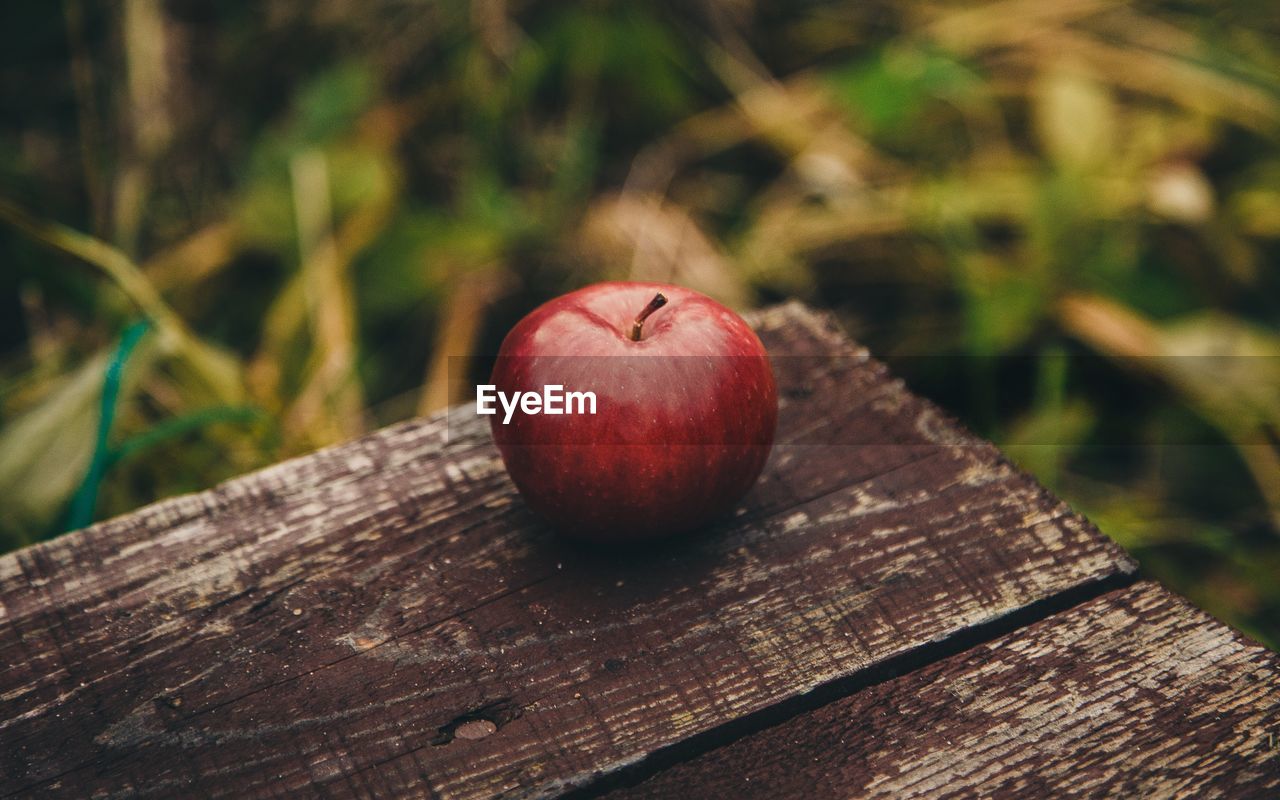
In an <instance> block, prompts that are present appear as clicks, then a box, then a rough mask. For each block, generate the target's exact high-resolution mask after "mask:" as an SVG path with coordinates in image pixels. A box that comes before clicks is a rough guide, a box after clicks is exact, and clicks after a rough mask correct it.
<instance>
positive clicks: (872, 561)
mask: <svg viewBox="0 0 1280 800" xmlns="http://www.w3.org/2000/svg"><path fill="white" fill-rule="evenodd" d="M752 322H753V324H754V325H756V326H757V328H758V329H759V330H760V332H761V336H762V339H763V340H764V341H765V343H766V346H768V347H769V348H770V352H771V353H773V354H774V355H775V356H776V359H775V368H776V369H777V371H778V373H779V376H778V377H779V385H780V388H781V394H782V399H783V407H782V409H781V416H780V427H779V441H780V442H781V444H780V445H779V446H778V447H777V448H776V449H775V453H774V455H773V457H772V458H771V459H770V463H769V465H768V466H767V467H766V471H765V475H764V476H763V477H762V479H761V481H760V483H759V484H758V485H757V487H756V488H755V489H754V490H753V492H752V493H751V494H750V495H749V496H748V498H747V499H746V500H745V501H744V503H743V505H742V507H741V508H740V509H738V512H737V515H736V516H735V517H734V518H733V519H731V520H729V521H726V522H725V523H724V524H723V525H721V526H719V527H718V528H717V529H715V530H713V531H709V532H708V533H707V534H706V535H704V536H701V537H696V538H694V539H690V540H687V541H684V542H674V543H670V544H667V545H664V546H660V547H649V548H645V549H643V550H635V551H630V552H622V553H618V552H607V551H600V550H591V549H585V548H581V547H575V546H572V545H570V544H567V543H564V542H561V541H559V540H558V539H556V538H555V537H554V536H553V535H551V533H550V532H549V531H547V530H546V529H545V528H544V527H543V526H542V525H541V524H540V523H539V522H538V521H537V520H535V519H533V518H532V517H531V515H530V514H529V513H528V512H527V510H526V509H525V507H524V505H523V504H522V503H521V502H520V501H519V498H518V497H517V496H516V495H515V494H514V491H513V489H512V487H511V485H510V483H509V481H508V479H507V478H506V476H505V473H504V472H503V470H502V467H501V463H500V462H499V460H498V459H497V457H496V452H495V451H494V449H493V448H492V446H491V444H490V443H489V437H488V433H487V430H486V428H485V427H484V426H483V425H481V424H479V423H478V421H477V419H476V418H475V417H474V415H473V414H471V413H469V412H468V410H467V409H466V408H465V407H464V408H461V409H454V410H453V411H452V412H450V415H449V416H441V417H436V418H432V419H427V420H419V421H414V422H410V423H405V424H402V425H399V426H395V427H392V428H389V429H386V430H384V431H381V432H379V433H376V434H373V435H371V436H369V437H365V438H363V439H361V440H358V441H356V442H353V443H351V444H349V445H345V446H342V447H339V448H335V449H331V450H328V451H323V452H321V453H318V454H315V455H313V456H309V457H306V458H302V459H298V460H295V461H291V462H287V463H285V464H281V465H279V466H277V467H273V468H271V469H269V470H266V471H264V472H260V473H256V474H253V475H249V476H246V477H244V478H240V479H237V480H235V481H232V482H230V483H228V484H226V485H224V486H222V487H219V488H217V489H215V490H212V491H210V492H205V493H202V494H199V495H194V496H191V497H184V498H178V499H175V500H170V501H166V502H163V503H159V504H157V505H155V506H152V507H150V508H147V509H143V510H142V511H139V512H138V513H136V514H133V515H130V516H127V517H124V518H120V519H116V520H112V521H110V522H107V523H104V524H101V525H98V526H95V527H93V528H90V529H88V530H85V531H82V532H78V533H75V534H71V535H68V536H64V537H62V538H60V539H57V540H54V541H52V542H49V543H46V544H42V545H39V546H36V547H33V548H28V549H26V550H23V551H19V552H18V553H15V554H11V555H8V556H5V557H4V558H0V663H4V664H6V665H8V668H7V669H6V670H5V671H4V673H3V675H2V676H0V699H3V704H4V705H3V722H0V766H2V768H3V773H2V775H3V780H4V784H3V785H4V788H5V789H6V790H8V792H10V793H14V794H22V793H29V792H33V791H38V792H39V793H40V794H41V795H42V796H67V797H86V796H95V797H97V796H101V797H113V796H141V797H167V796H174V795H182V796H209V797H273V796H280V795H287V794H290V793H301V794H305V795H309V796H310V795H321V796H342V797H363V796H397V795H409V796H435V797H488V796H492V795H495V794H499V793H502V794H506V795H508V796H515V797H550V796H555V795H557V794H559V793H562V792H564V791H566V790H568V789H571V788H573V787H576V786H581V785H584V784H587V783H589V782H591V781H593V780H594V779H596V778H597V777H598V776H600V775H605V774H609V773H612V772H614V771H616V770H618V769H620V768H622V767H624V766H625V765H628V764H631V763H634V762H636V761H638V760H639V759H642V758H644V757H645V756H646V755H648V754H649V753H652V752H653V751H655V750H657V749H659V748H663V747H667V746H669V745H671V744H672V743H674V742H678V741H681V740H684V739H687V738H688V737H690V736H693V735H696V734H700V733H702V732H705V731H708V730H711V729H714V728H716V727H717V726H721V725H724V724H726V723H728V722H731V721H733V720H735V719H739V718H741V717H743V716H744V715H747V714H751V713H753V712H756V711H758V710H760V709H763V708H767V707H769V706H772V705H774V704H776V703H778V702H780V701H784V700H787V699H788V698H793V697H796V696H799V695H802V694H804V693H806V692H809V691H810V690H811V689H813V688H814V687H816V686H819V685H822V684H825V683H828V682H830V681H833V680H836V679H839V678H841V677H842V676H847V675H850V674H853V673H856V672H858V671H859V670H864V669H866V668H868V667H870V666H874V665H876V664H878V663H882V662H884V661H885V660H887V659H891V658H893V657H895V656H896V655H898V654H901V653H904V652H908V651H911V650H914V649H916V648H919V647H921V646H922V645H924V644H926V643H929V642H935V641H940V640H943V639H946V638H947V637H950V636H953V635H955V634H957V633H958V632H962V631H965V630H967V629H970V628H971V627H972V626H975V625H981V624H984V623H989V622H990V621H992V620H996V619H999V618H1001V617H1003V616H1005V615H1007V614H1010V613H1012V612H1014V611H1016V610H1018V609H1022V608H1025V607H1026V606H1028V605H1029V604H1032V603H1035V602H1037V601H1041V600H1044V599H1045V598H1050V597H1054V596H1057V595H1059V594H1061V593H1063V592H1067V591H1071V590H1073V589H1078V588H1079V587H1082V586H1091V585H1095V584H1097V583H1098V582H1099V581H1104V580H1107V579H1110V578H1114V577H1115V576H1117V575H1126V574H1129V573H1131V572H1132V570H1133V564H1132V562H1131V561H1130V560H1129V559H1128V558H1127V557H1125V556H1124V555H1123V554H1122V553H1121V552H1120V551H1119V550H1118V549H1117V548H1116V547H1115V546H1114V545H1112V544H1111V543H1110V542H1108V541H1107V540H1106V539H1105V538H1104V537H1102V536H1101V535H1100V534H1098V533H1097V531H1096V530H1094V529H1093V528H1092V527H1091V526H1090V525H1089V524H1088V523H1087V522H1085V521H1084V520H1083V519H1081V518H1080V517H1079V516H1077V515H1075V514H1073V513H1072V512H1071V511H1070V510H1069V509H1068V508H1066V507H1065V506H1064V505H1063V504H1062V503H1061V502H1060V501H1058V500H1056V499H1054V498H1053V497H1052V496H1050V495H1049V494H1048V493H1047V492H1045V491H1044V490H1043V489H1041V488H1040V487H1039V486H1038V485H1036V484H1035V483H1034V482H1033V481H1032V480H1031V479H1029V478H1028V477H1026V476H1025V475H1022V474H1020V473H1019V472H1017V471H1016V470H1014V469H1013V468H1012V467H1010V466H1009V465H1008V464H1007V463H1006V462H1005V461H1004V460H1003V459H1002V457H1001V456H1000V455H999V453H998V452H997V451H996V450H995V449H994V448H993V447H991V446H990V445H987V444H985V443H982V442H980V441H978V440H976V439H974V438H972V437H971V436H969V435H967V434H965V433H964V432H962V431H961V430H959V429H958V428H957V427H956V426H955V425H954V424H952V423H951V422H950V421H949V420H947V418H946V417H945V416H944V415H942V414H940V413H939V412H938V411H937V410H936V409H935V408H933V407H932V406H931V405H929V404H928V403H925V402H923V401H921V400H919V399H918V398H916V397H914V396H912V395H911V394H910V393H909V392H907V391H906V390H905V388H904V387H903V386H902V385H901V383H900V382H898V381H896V380H894V379H892V378H891V377H890V376H889V375H888V374H887V372H886V371H885V369H884V367H883V366H882V365H880V364H878V363H877V362H875V361H874V360H872V359H870V358H869V357H868V356H867V355H866V353H865V351H862V350H861V349H859V348H856V347H854V346H853V345H852V344H850V343H849V342H848V340H847V339H845V338H844V337H843V336H842V335H841V334H840V333H839V332H838V331H837V330H836V329H835V328H834V327H833V326H832V324H831V323H830V321H828V320H826V319H825V318H822V317H819V316H816V315H814V314H812V313H811V312H808V311H806V310H804V309H803V308H802V307H800V306H798V305H795V304H791V305H788V306H783V307H780V308H777V309H773V310H770V311H767V312H763V313H761V314H758V315H756V316H754V317H753V318H752ZM854 442H858V443H860V444H852V443H854Z"/></svg>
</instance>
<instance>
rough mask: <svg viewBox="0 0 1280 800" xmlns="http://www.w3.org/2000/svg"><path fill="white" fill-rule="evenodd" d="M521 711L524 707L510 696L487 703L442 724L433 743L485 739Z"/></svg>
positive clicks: (433, 738) (441, 743) (438, 744)
mask: <svg viewBox="0 0 1280 800" xmlns="http://www.w3.org/2000/svg"><path fill="white" fill-rule="evenodd" d="M521 713H523V709H521V708H520V706H519V704H517V703H516V702H515V701H514V700H512V699H511V698H510V697H503V698H501V699H500V700H494V701H493V702H491V703H485V704H484V705H482V706H480V707H478V708H473V709H472V710H470V711H467V712H466V713H463V714H459V715H458V716H456V717H454V718H453V719H452V720H450V721H449V722H447V723H445V724H444V725H441V726H440V727H439V728H438V729H437V731H436V735H435V736H434V737H432V739H431V744H433V745H436V746H437V747H438V746H440V745H446V744H449V743H450V742H452V741H453V740H454V739H466V740H468V741H475V740H477V739H484V738H485V737H487V736H491V735H493V734H495V733H497V732H498V729H499V728H501V727H502V726H503V725H506V724H507V723H508V722H510V721H511V720H513V719H516V718H518V717H519V716H520V715H521Z"/></svg>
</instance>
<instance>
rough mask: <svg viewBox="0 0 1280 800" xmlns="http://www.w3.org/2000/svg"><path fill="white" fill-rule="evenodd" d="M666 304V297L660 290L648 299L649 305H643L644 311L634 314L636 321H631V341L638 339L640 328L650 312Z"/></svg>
mask: <svg viewBox="0 0 1280 800" xmlns="http://www.w3.org/2000/svg"><path fill="white" fill-rule="evenodd" d="M666 304H667V298H666V295H664V294H663V293H662V292H658V293H657V294H655V295H654V296H653V299H652V300H650V301H649V305H647V306H645V307H644V311H641V312H640V313H639V315H637V316H636V321H635V322H633V323H631V341H633V342H638V341H640V329H641V328H642V327H644V321H645V320H646V319H648V318H649V315H650V314H652V313H653V312H655V311H657V310H658V309H660V308H662V307H663V306H665V305H666Z"/></svg>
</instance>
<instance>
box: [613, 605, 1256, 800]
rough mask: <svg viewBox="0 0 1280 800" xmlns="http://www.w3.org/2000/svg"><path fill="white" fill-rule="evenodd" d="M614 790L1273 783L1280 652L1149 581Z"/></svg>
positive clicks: (1154, 792)
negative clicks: (1267, 647) (1217, 620)
mask: <svg viewBox="0 0 1280 800" xmlns="http://www.w3.org/2000/svg"><path fill="white" fill-rule="evenodd" d="M606 797H607V798H608V800H639V799H640V798H668V797H733V798H743V799H745V798H770V799H772V798H780V797H804V798H818V799H820V798H837V797H838V798H845V797H886V798H913V797H921V798H949V797H1019V798H1021V797H1027V798H1030V797H1117V798H1130V797H1187V798H1212V797H1256V798H1276V797H1280V658H1278V657H1277V656H1276V654H1275V653H1272V652H1270V651H1269V650H1266V649H1264V648H1262V647H1260V646H1258V645H1257V644H1254V643H1251V642H1249V641H1247V640H1245V639H1244V638H1243V637H1241V636H1240V635H1239V634H1236V633H1234V632H1233V631H1231V630H1230V629H1229V628H1227V627H1226V626H1224V625H1222V624H1220V623H1218V622H1215V621H1213V620H1212V619H1210V618H1209V617H1208V615H1206V614H1204V613H1203V612H1200V611H1197V610H1196V609H1194V608H1191V607H1190V606H1188V605H1187V604H1186V603H1185V602H1184V601H1182V600H1181V599H1179V598H1177V597H1174V596H1173V595H1171V594H1170V593H1169V592H1167V591H1165V590H1164V589H1162V588H1160V587H1159V586H1156V585H1154V584H1150V583H1141V584H1137V585H1135V586H1132V587H1130V588H1127V589H1120V590H1116V591H1114V592H1111V593H1109V594H1107V595H1104V596H1102V597H1099V598H1097V599H1095V600H1092V601H1090V602H1088V603H1085V604H1083V605H1081V606H1078V607H1076V608H1074V609H1071V610H1070V611H1067V612H1064V613H1061V614H1055V615H1054V616H1052V617H1050V618H1048V619H1046V620H1044V621H1042V622H1039V623H1036V624H1034V625H1031V626H1029V627H1027V628H1024V629H1021V630H1018V631H1015V632H1012V633H1009V634H1007V635H1004V636H1001V637H999V638H997V639H995V640H993V641H991V642H989V643H987V644H984V645H981V646H979V647H975V648H973V649H972V650H969V651H966V652H963V653H960V654H957V655H954V656H952V657H950V658H947V659H945V660H943V661H940V662H938V663H935V664H931V665H928V666H926V667H924V668H922V669H920V670H917V671H915V672H912V673H909V674H907V675H903V676H901V677H898V678H896V679H893V680H890V681H887V682H885V683H883V684H880V685H878V686H873V687H870V688H868V689H865V690H863V691H861V692H858V693H856V694H853V695H850V696H849V697H846V698H843V699H841V700H838V701H836V702H834V703H831V704H829V705H826V706H824V707H822V708H819V709H817V710H815V711H812V712H809V713H807V714H803V715H801V716H797V717H794V718H792V719H790V720H788V721H786V722H784V723H782V724H780V725H777V726H776V727H772V728H769V729H767V730H764V731H761V732H760V733H757V734H755V735H752V736H749V737H747V738H744V739H740V740H738V741H736V742H733V743H732V744H729V745H726V746H725V747H721V748H719V749H717V750H713V751H711V752H709V753H707V754H705V755H703V756H700V757H698V758H696V759H693V760H691V761H687V762H684V763H681V764H678V765H676V766H673V767H672V768H670V769H668V770H666V771H664V772H662V773H660V774H658V775H656V776H654V777H652V778H650V779H648V780H646V781H644V782H642V783H639V784H638V785H636V786H634V787H632V788H629V789H623V790H619V791H616V792H612V793H610V794H608V795H606Z"/></svg>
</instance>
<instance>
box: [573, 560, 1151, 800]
mask: <svg viewBox="0 0 1280 800" xmlns="http://www.w3.org/2000/svg"><path fill="white" fill-rule="evenodd" d="M1140 579H1141V578H1140V576H1139V575H1138V574H1137V573H1136V572H1128V573H1114V574H1111V575H1108V576H1106V577H1104V578H1101V579H1096V580H1093V581H1090V582H1087V583H1082V584H1079V585H1077V586H1073V587H1072V588H1070V589H1067V590H1066V591H1063V592H1060V593H1058V594H1055V595H1051V596H1049V597H1044V598H1041V599H1040V600H1036V601H1034V602H1032V603H1031V604H1029V605H1026V606H1022V607H1021V608H1018V609H1016V610H1014V611H1011V612H1010V613H1008V614H1005V615H1004V616H1001V617H997V618H995V619H992V620H988V621H987V622H983V623H979V624H977V625H974V626H972V627H968V628H962V629H960V630H958V631H957V632H955V633H954V634H952V635H950V636H947V637H944V638H942V639H939V640H936V641H932V642H927V643H925V644H922V645H919V646H918V647H915V648H913V649H911V650H907V651H905V652H903V653H899V654H898V655H896V656H892V657H890V658H889V659H887V660H885V661H883V662H881V663H878V664H875V665H873V666H870V667H867V668H865V669H861V670H858V671H857V672H853V673H851V674H849V675H845V676H843V677H840V678H836V679H835V680H832V681H829V682H827V683H824V684H822V685H821V686H818V687H817V688H815V689H813V690H811V691H809V692H807V693H805V694H802V695H797V696H795V697H791V698H788V699H786V700H783V701H781V702H779V703H775V704H774V705H772V706H769V707H767V708H762V709H760V710H758V711H754V712H752V713H749V714H746V715H744V716H741V717H738V718H736V719H733V720H730V721H728V722H726V723H724V724H722V725H718V726H716V727H714V728H710V729H708V730H705V731H702V732H700V733H696V734H694V735H693V736H690V737H689V738H687V739H682V740H681V741H678V742H674V743H672V744H670V745H667V746H666V747H663V748H660V749H658V750H655V751H654V752H652V753H650V754H649V755H647V756H645V757H644V758H642V759H640V760H639V761H637V762H635V763H634V764H630V765H628V766H625V767H622V768H620V769H617V770H615V771H613V772H611V773H609V774H607V775H602V776H600V777H599V778H596V779H595V780H593V781H591V782H590V783H588V784H586V785H585V786H580V787H578V788H576V789H571V790H570V791H568V792H566V793H564V794H562V795H560V800H596V798H600V797H603V796H604V795H606V794H609V793H610V792H613V791H616V790H618V789H622V788H627V787H631V786H635V785H637V784H639V783H641V782H643V781H645V780H648V779H649V778H652V777H654V776H655V775H657V774H659V773H661V772H663V771H665V770H667V769H670V768H671V767H674V766H676V765H677V764H681V763H683V762H686V761H692V760H693V759H695V758H698V757H699V756H703V755H706V754H707V753H710V752H712V751H714V750H718V749H720V748H722V747H725V746H727V745H730V744H733V743H734V742H736V741H738V740H740V739H745V738H747V737H748V736H754V735H755V734H758V733H760V732H762V731H765V730H768V729H769V728H773V727H776V726H778V725H782V724H783V723H785V722H788V721H790V720H792V719H795V718H796V717H799V716H801V715H803V714H808V713H810V712H812V711H816V710H818V709H820V708H822V707H823V706H827V705H830V704H832V703H836V702H839V701H840V700H842V699H844V698H846V697H849V696H851V695H853V694H856V693H858V692H861V691H864V690H866V689H869V688H871V687H874V686H878V685H880V684H882V683H887V682H888V681H891V680H893V679H895V678H899V677H902V676H903V675H907V674H909V673H911V672H914V671H916V670H918V669H920V668H921V667H924V666H927V665H929V664H932V663H935V662H937V661H942V660H943V659H947V658H951V657H952V656H955V655H959V654H960V653H963V652H966V651H968V650H972V649H974V648H976V647H981V646H982V645H985V644H989V643H991V642H993V641H995V640H996V639H999V638H1000V637H1002V636H1005V635H1008V634H1010V633H1013V632H1015V631H1018V630H1021V629H1022V628H1026V627H1028V626H1030V625H1033V624H1035V623H1037V622H1041V621H1043V620H1046V619H1048V618H1049V617H1052V616H1054V615H1056V614H1061V613H1063V612H1066V611H1069V610H1071V609H1073V608H1075V607H1077V606H1080V605H1084V604H1085V603H1088V602H1090V601H1091V600H1095V599H1097V598H1099V597H1101V596H1102V595H1104V594H1107V593H1108V592H1112V591H1115V590H1116V589H1125V588H1128V587H1130V586H1133V585H1134V584H1136V583H1137V582H1138V581H1139V580H1140Z"/></svg>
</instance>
